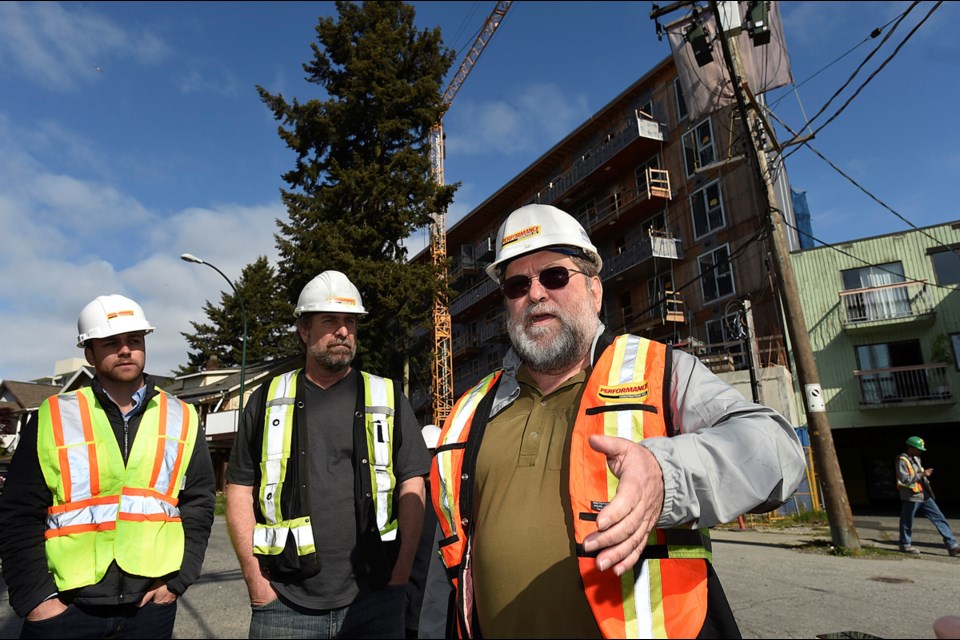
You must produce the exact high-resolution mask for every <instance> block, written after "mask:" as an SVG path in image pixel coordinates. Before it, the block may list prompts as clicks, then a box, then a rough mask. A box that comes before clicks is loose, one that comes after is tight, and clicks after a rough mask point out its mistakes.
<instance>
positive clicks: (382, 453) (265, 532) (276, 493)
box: [253, 369, 398, 556]
mask: <svg viewBox="0 0 960 640" xmlns="http://www.w3.org/2000/svg"><path fill="white" fill-rule="evenodd" d="M301 371H302V369H297V370H296V371H291V372H289V373H285V374H283V375H280V376H277V377H276V378H274V379H273V380H272V381H271V382H270V387H269V389H268V391H267V399H266V413H265V417H264V431H263V446H262V451H261V453H262V455H261V461H260V470H261V473H260V486H259V488H258V494H257V495H258V501H259V507H260V513H261V514H262V515H263V518H264V520H265V521H264V522H257V523H256V525H255V527H254V533H253V552H254V554H256V555H260V556H275V555H279V554H280V553H282V552H283V549H284V547H285V546H286V544H287V538H288V537H289V536H293V538H294V541H295V543H296V547H297V553H298V555H300V556H306V555H309V554H313V553H316V545H315V543H314V538H313V528H312V525H311V524H310V516H309V514H308V513H306V512H304V513H299V514H285V513H283V509H282V506H281V505H282V504H283V501H282V496H283V493H284V491H294V490H296V487H290V486H287V485H288V484H289V483H287V482H285V480H286V479H287V466H288V465H289V464H290V461H291V456H290V453H291V451H290V443H291V440H292V436H293V425H294V414H295V412H296V404H295V401H296V400H295V399H296V391H297V377H298V376H299V375H300V373H301ZM360 373H361V375H362V376H363V382H364V385H363V388H364V406H365V408H366V410H365V419H364V424H365V433H366V442H367V454H368V455H367V456H366V457H364V459H363V460H364V462H366V461H367V459H372V461H373V464H371V465H369V468H370V476H371V483H372V486H373V487H374V488H375V490H374V492H373V500H374V505H375V510H376V517H377V528H378V530H379V532H380V538H381V540H384V541H388V540H395V539H396V537H397V528H398V522H397V518H396V514H395V513H394V508H393V493H394V489H395V488H396V484H397V480H396V476H395V475H394V468H393V462H394V461H393V452H394V446H393V443H394V424H395V419H394V418H395V412H396V407H395V406H394V405H395V400H394V398H395V393H394V382H393V380H390V379H388V378H381V377H380V376H375V375H373V374H370V373H367V372H365V371H361V372H360ZM301 508H303V509H304V510H306V509H307V505H302V507H301Z"/></svg>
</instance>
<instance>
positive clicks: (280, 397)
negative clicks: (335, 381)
mask: <svg viewBox="0 0 960 640" xmlns="http://www.w3.org/2000/svg"><path fill="white" fill-rule="evenodd" d="M301 371H302V370H301V369H297V370H295V371H290V372H287V373H285V374H283V375H280V376H277V377H275V378H274V379H273V380H271V381H270V387H269V390H268V391H267V407H266V414H265V418H264V421H265V424H264V430H263V448H262V451H261V461H260V468H261V475H260V490H259V500H260V512H261V513H262V514H263V517H264V519H265V520H266V523H259V522H258V523H257V524H256V526H255V527H254V530H253V552H254V553H255V554H258V555H267V556H273V555H279V554H280V553H282V552H283V548H284V547H285V546H286V544H287V536H289V535H293V538H294V540H295V541H296V543H297V555H301V556H302V555H307V554H310V553H314V552H315V551H316V547H315V545H314V540H313V527H312V526H311V525H310V518H309V517H307V516H295V517H293V518H291V519H289V520H288V519H285V517H284V515H285V514H283V513H282V509H281V506H280V505H281V501H280V498H281V496H282V495H283V489H284V485H285V482H284V480H285V479H286V477H287V465H288V464H289V463H290V443H291V441H292V438H293V416H294V413H295V411H296V408H295V402H296V395H297V377H298V376H299V375H300V372H301Z"/></svg>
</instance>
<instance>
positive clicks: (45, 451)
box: [0, 295, 215, 638]
mask: <svg viewBox="0 0 960 640" xmlns="http://www.w3.org/2000/svg"><path fill="white" fill-rule="evenodd" d="M77 328H78V332H79V336H78V339H77V343H78V344H77V346H78V347H81V348H83V350H84V355H85V356H86V359H87V362H89V363H90V365H92V366H93V367H94V370H95V371H96V376H95V378H94V380H93V382H92V384H91V385H90V386H89V387H83V388H81V389H78V390H76V391H71V392H67V393H61V394H59V395H56V396H52V397H50V398H47V399H46V400H45V401H44V402H43V403H42V404H41V405H40V408H39V410H38V412H37V414H36V416H34V417H33V418H31V420H30V421H29V422H28V424H27V425H26V426H25V427H24V428H23V430H22V431H21V435H20V442H19V445H18V446H17V450H16V454H15V455H14V457H13V460H12V462H11V466H10V472H9V474H8V476H7V484H6V487H5V490H4V493H3V497H2V500H0V557H2V561H3V577H4V579H5V580H6V583H7V587H8V592H9V596H10V604H11V605H12V606H13V608H14V610H15V611H16V612H17V614H18V615H19V616H20V617H22V618H24V623H23V628H22V630H21V637H22V638H106V637H111V638H170V637H172V636H173V627H174V623H175V620H176V613H177V598H178V596H180V595H182V594H183V592H184V591H186V589H187V587H188V586H190V584H192V583H193V582H194V581H195V580H196V579H197V578H198V577H199V576H200V569H201V565H202V564H203V557H204V554H205V552H206V548H207V539H208V538H209V536H210V528H211V526H212V525H213V510H214V486H215V485H214V477H213V466H212V465H211V463H210V453H209V451H208V450H207V443H206V438H205V437H204V435H203V434H202V433H200V432H199V425H198V421H197V414H196V411H195V410H194V408H193V407H191V406H190V405H188V404H186V403H183V402H181V401H179V400H178V399H176V398H175V397H173V396H170V395H168V394H166V393H164V392H163V391H160V390H159V389H157V388H156V387H155V385H154V382H153V380H152V379H151V378H150V376H148V375H146V374H144V372H143V369H144V366H145V363H146V335H147V334H148V333H150V332H152V331H153V329H154V328H153V327H152V326H151V325H150V323H149V322H148V321H147V318H146V317H145V315H144V313H143V309H142V308H141V307H140V305H139V304H137V303H136V302H134V301H133V300H131V299H129V298H126V297H124V296H121V295H106V296H99V297H97V298H96V299H94V300H93V301H92V302H90V303H89V304H88V305H87V306H86V307H84V309H83V311H81V312H80V318H79V320H78V322H77Z"/></svg>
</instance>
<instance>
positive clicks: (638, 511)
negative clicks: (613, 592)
mask: <svg viewBox="0 0 960 640" xmlns="http://www.w3.org/2000/svg"><path fill="white" fill-rule="evenodd" d="M590 446H591V447H592V448H593V449H594V450H595V451H597V452H599V453H602V454H604V455H605V456H606V457H607V466H609V467H610V471H611V472H613V475H615V476H617V477H618V478H619V479H620V484H619V486H618V487H617V493H616V495H615V496H614V498H613V500H611V501H610V503H609V504H608V505H607V506H606V507H604V508H603V509H602V510H601V511H600V514H599V515H598V516H597V528H598V531H596V532H594V533H591V534H590V535H588V536H587V537H586V538H585V539H584V541H583V548H584V550H585V551H586V552H588V553H592V552H594V551H598V550H599V551H600V553H599V555H598V556H597V568H598V569H600V571H606V570H607V569H609V568H610V567H613V572H614V573H615V574H616V575H618V576H621V575H623V574H624V573H626V572H627V571H629V570H630V569H632V568H633V566H634V565H635V564H637V562H638V561H639V560H640V554H641V553H643V549H644V547H646V546H647V536H648V535H649V534H650V531H652V530H653V528H654V527H655V526H656V524H657V521H658V520H659V519H660V512H661V510H662V509H663V471H662V470H661V469H660V464H659V463H658V462H657V459H656V457H654V455H653V454H652V453H651V452H650V450H649V449H647V448H646V447H642V446H640V445H639V444H637V443H635V442H631V441H630V440H626V439H624V438H613V437H610V436H601V435H592V436H590Z"/></svg>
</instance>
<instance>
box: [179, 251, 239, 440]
mask: <svg viewBox="0 0 960 640" xmlns="http://www.w3.org/2000/svg"><path fill="white" fill-rule="evenodd" d="M180 259H181V260H184V261H186V262H193V263H196V264H205V265H207V266H208V267H210V268H211V269H213V270H214V271H216V272H217V273H219V274H220V275H221V276H223V279H224V280H226V281H227V284H229V285H230V288H231V289H233V295H234V297H236V299H237V300H239V301H240V315H242V316H243V349H242V350H241V353H240V408H239V409H238V410H237V425H239V423H240V415H241V414H242V413H243V383H244V381H245V379H246V376H247V308H246V307H245V306H244V304H243V296H241V295H240V292H239V291H237V287H236V286H235V285H234V284H233V282H232V281H231V280H230V278H228V277H227V276H226V274H225V273H224V272H223V271H220V269H218V268H217V267H216V266H215V265H212V264H210V263H209V262H205V261H204V260H201V259H200V258H198V257H197V256H195V255H193V254H192V253H184V254H182V255H181V256H180Z"/></svg>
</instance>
